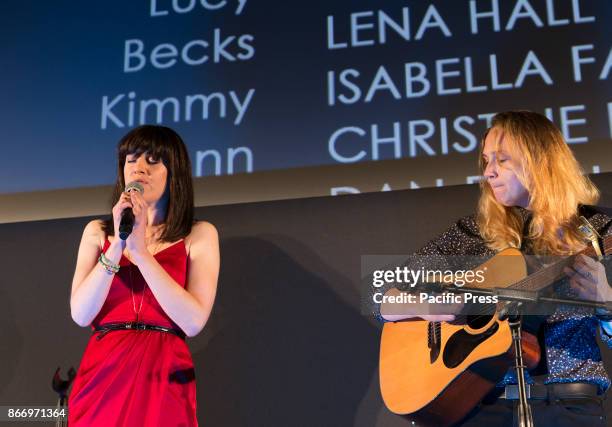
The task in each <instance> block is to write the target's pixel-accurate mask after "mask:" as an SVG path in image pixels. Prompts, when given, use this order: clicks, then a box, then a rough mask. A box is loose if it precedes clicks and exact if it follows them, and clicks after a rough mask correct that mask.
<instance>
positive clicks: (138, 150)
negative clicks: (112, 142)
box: [118, 125, 174, 170]
mask: <svg viewBox="0 0 612 427" xmlns="http://www.w3.org/2000/svg"><path fill="white" fill-rule="evenodd" d="M158 127H161V126H147V125H145V126H142V127H141V128H136V129H138V130H139V131H138V132H133V131H132V132H130V133H128V134H127V135H125V136H124V137H123V138H121V141H119V153H118V154H119V167H120V168H121V169H122V170H123V166H124V165H125V159H126V157H127V156H128V155H130V154H136V155H137V156H138V155H140V154H142V153H146V152H148V153H149V155H151V156H152V157H153V158H155V159H156V160H161V161H162V162H163V163H164V166H166V168H168V167H169V163H170V156H171V154H170V146H169V145H168V143H167V142H165V141H167V140H168V138H166V137H165V136H166V135H163V134H164V133H165V132H163V131H161V132H160V130H159V129H156V128H158ZM166 129H167V128H166ZM173 133H174V132H173Z"/></svg>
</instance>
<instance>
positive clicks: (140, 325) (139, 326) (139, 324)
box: [133, 322, 147, 331]
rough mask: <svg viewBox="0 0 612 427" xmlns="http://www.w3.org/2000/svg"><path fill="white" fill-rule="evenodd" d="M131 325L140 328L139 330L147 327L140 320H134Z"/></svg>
mask: <svg viewBox="0 0 612 427" xmlns="http://www.w3.org/2000/svg"><path fill="white" fill-rule="evenodd" d="M133 327H134V329H137V330H140V331H144V330H145V329H147V327H146V325H145V324H144V323H142V322H135V323H133Z"/></svg>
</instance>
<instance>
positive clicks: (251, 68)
mask: <svg viewBox="0 0 612 427" xmlns="http://www.w3.org/2000/svg"><path fill="white" fill-rule="evenodd" d="M1 3H2V4H0V38H1V40H2V46H1V52H2V55H1V56H0V64H1V65H2V79H0V92H1V93H2V97H1V98H0V117H1V120H2V130H3V132H2V142H1V144H2V156H1V157H0V194H1V193H16V192H24V191H34V190H51V189H65V188H81V187H90V186H98V185H109V184H111V183H112V180H113V177H114V176H115V159H114V147H115V145H116V143H117V141H118V140H119V138H120V137H121V136H122V135H123V134H125V133H126V132H127V131H128V130H129V129H130V128H132V127H134V126H137V125H139V124H143V123H159V124H163V125H167V126H171V127H173V128H175V129H177V130H178V131H179V133H180V134H181V135H183V137H184V138H185V140H186V142H187V144H188V147H189V152H190V155H191V158H192V160H193V174H194V176H196V177H201V176H211V175H231V174H237V173H249V174H251V173H256V172H261V171H269V170H281V169H293V168H304V167H315V166H321V165H327V166H340V165H343V166H346V165H361V164H362V163H364V162H378V161H382V160H390V159H397V160H399V159H403V160H405V163H404V169H403V170H404V175H403V177H402V179H401V180H396V183H391V184H390V185H391V186H392V187H393V188H394V189H399V188H411V187H416V186H420V187H426V186H436V185H448V184H461V183H467V182H472V181H474V180H475V179H476V177H475V175H476V171H475V169H474V166H473V165H474V164H475V156H476V153H475V150H476V148H477V144H478V140H479V136H480V135H481V134H482V131H483V130H484V129H485V127H486V126H487V124H488V123H489V121H490V119H491V117H492V115H493V113H495V112H497V111H501V110H507V109H530V110H534V111H538V112H542V113H545V114H546V115H548V116H549V117H550V118H551V119H552V120H553V121H554V122H555V123H557V124H558V125H559V127H560V128H561V129H562V131H563V133H564V134H565V137H566V138H567V140H568V142H570V143H571V144H573V148H574V150H575V152H576V153H577V155H578V157H579V159H580V161H581V162H582V164H583V166H584V168H585V170H586V171H587V172H598V171H602V172H604V171H611V170H612V156H610V153H611V150H610V135H611V132H612V129H611V122H612V119H611V118H612V99H610V93H611V89H612V86H611V85H610V78H609V77H610V73H611V67H612V54H611V52H612V50H611V45H610V40H612V26H610V25H609V23H610V22H612V3H611V2H609V1H601V0H507V1H506V0H504V1H501V0H457V1H441V0H431V1H416V0H404V1H398V0H387V1H378V2H372V1H367V0H352V1H309V2H303V1H302V2H297V1H280V0H276V1H274V0H260V1H252V0H181V1H175V0H138V1H129V2H126V1H120V0H109V1H103V2H75V1H68V0H58V1H53V2H40V1H32V0H25V1H24V0H7V1H3V2H1ZM447 158H452V159H453V161H452V162H451V163H452V166H451V167H448V166H447V163H448V162H447V161H445V159H447ZM350 171H351V173H352V174H353V175H352V176H353V178H351V177H349V178H348V179H335V180H327V181H325V182H324V183H321V182H320V181H318V177H320V175H321V171H320V170H319V169H313V170H312V172H311V173H310V174H309V180H310V181H311V182H313V183H314V185H313V186H312V187H311V189H310V190H309V191H310V195H321V194H343V193H348V192H353V193H354V192H358V191H364V190H365V189H367V188H368V187H367V182H364V180H363V179H361V178H359V179H357V176H360V174H361V169H360V168H359V167H357V168H354V169H350ZM291 179H292V176H291V175H290V174H289V175H283V176H279V177H278V178H277V180H276V182H274V183H273V184H272V186H271V187H266V188H262V187H259V188H257V189H256V193H255V194H256V198H257V197H258V198H259V200H263V199H266V197H268V195H269V193H270V192H272V193H274V192H275V186H278V187H279V188H278V190H277V191H276V193H282V197H285V198H291V197H297V196H300V197H301V196H304V195H308V191H307V192H305V193H306V194H304V191H302V190H301V188H300V185H299V184H297V183H296V184H295V185H293V186H291V185H289V186H287V185H286V184H285V183H286V180H289V181H291ZM317 183H319V184H317ZM384 183H385V181H383V183H381V184H380V185H378V184H377V186H378V187H379V188H378V189H382V188H383V187H384V185H383V184H384ZM386 183H389V181H386ZM320 187H324V188H320ZM386 188H388V185H387V187H386ZM236 197H238V196H236ZM279 197H280V196H278V197H275V198H279ZM243 200H244V199H243ZM233 201H234V202H236V201H241V200H240V199H234V200H233Z"/></svg>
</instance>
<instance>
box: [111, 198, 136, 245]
mask: <svg viewBox="0 0 612 427" xmlns="http://www.w3.org/2000/svg"><path fill="white" fill-rule="evenodd" d="M127 208H132V199H131V198H130V195H129V194H128V193H121V197H119V200H118V201H117V203H116V204H115V206H113V210H112V212H113V227H114V230H115V237H116V238H117V239H119V224H121V214H123V211H124V210H125V209H127Z"/></svg>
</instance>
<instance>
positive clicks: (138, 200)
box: [125, 191, 148, 258]
mask: <svg viewBox="0 0 612 427" xmlns="http://www.w3.org/2000/svg"><path fill="white" fill-rule="evenodd" d="M127 197H128V198H129V199H130V203H131V207H132V212H133V213H134V227H133V228H132V233H131V234H130V235H129V237H128V238H127V240H126V241H125V243H126V248H127V250H128V252H129V253H130V256H131V257H132V258H139V257H140V256H142V255H146V254H148V249H147V243H146V239H145V234H146V233H145V232H146V229H147V224H148V218H147V210H148V209H147V208H148V207H147V202H145V200H144V197H143V196H142V194H141V193H140V192H138V191H130V192H129V193H128V196H127Z"/></svg>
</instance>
